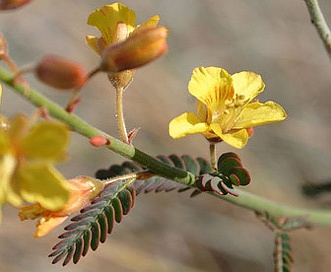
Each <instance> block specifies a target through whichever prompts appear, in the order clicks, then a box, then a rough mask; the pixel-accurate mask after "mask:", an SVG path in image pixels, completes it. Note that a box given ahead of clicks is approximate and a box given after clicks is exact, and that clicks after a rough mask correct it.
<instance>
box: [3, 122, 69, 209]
mask: <svg viewBox="0 0 331 272" xmlns="http://www.w3.org/2000/svg"><path fill="white" fill-rule="evenodd" d="M0 119H1V120H0V121H1V127H0V208H1V206H2V205H3V204H4V203H6V202H8V203H9V204H11V205H13V206H16V207H19V206H21V205H22V204H23V203H24V202H39V203H41V204H42V205H43V206H44V207H47V208H48V209H50V210H58V209H59V208H61V207H63V206H64V205H65V204H66V203H67V201H68V199H69V191H68V188H67V184H66V180H65V179H64V177H63V176H62V175H61V173H60V172H58V171H57V170H56V169H55V168H54V167H53V166H52V163H54V162H56V161H59V160H62V159H63V158H64V157H65V149H66V147H67V145H68V141H69V133H68V129H67V127H65V126H64V125H62V124H60V123H58V122H55V121H40V122H38V123H34V122H33V120H32V119H28V118H26V117H25V116H23V115H17V116H16V117H14V118H13V119H12V120H9V121H8V120H7V119H6V118H5V117H3V116H1V117H0Z"/></svg>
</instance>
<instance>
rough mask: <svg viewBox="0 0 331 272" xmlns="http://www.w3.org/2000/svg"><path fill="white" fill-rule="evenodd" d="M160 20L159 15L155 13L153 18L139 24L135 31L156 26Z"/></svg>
mask: <svg viewBox="0 0 331 272" xmlns="http://www.w3.org/2000/svg"><path fill="white" fill-rule="evenodd" d="M159 21H160V17H159V16H158V15H155V16H153V17H151V18H149V19H148V20H147V21H146V22H145V23H143V24H141V25H139V26H137V28H136V29H135V30H134V32H137V31H140V30H142V29H144V28H146V27H155V26H157V24H158V23H159Z"/></svg>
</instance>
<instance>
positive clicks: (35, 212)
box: [19, 176, 104, 238]
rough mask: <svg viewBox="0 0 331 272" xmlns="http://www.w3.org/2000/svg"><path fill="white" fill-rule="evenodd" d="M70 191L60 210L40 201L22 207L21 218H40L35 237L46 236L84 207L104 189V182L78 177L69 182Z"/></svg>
mask: <svg viewBox="0 0 331 272" xmlns="http://www.w3.org/2000/svg"><path fill="white" fill-rule="evenodd" d="M67 185H68V189H69V192H70V197H69V200H68V201H67V203H66V205H65V206H64V207H62V208H61V209H58V210H49V209H47V208H45V207H43V206H42V205H41V204H40V203H36V204H32V205H29V206H26V207H23V208H21V211H20V212H19V217H20V219H21V220H27V219H32V220H33V219H36V218H40V219H39V221H38V223H37V231H36V233H35V235H34V237H35V238H38V237H41V236H44V235H45V234H47V233H48V232H50V231H51V230H52V229H54V228H56V227H57V226H59V225H60V224H62V223H63V221H65V220H66V219H67V218H68V216H69V215H71V214H73V213H74V212H77V211H79V210H81V209H82V208H84V207H85V206H86V205H87V204H88V203H89V202H90V201H91V199H93V198H94V197H96V196H97V195H98V194H99V193H100V191H101V190H102V189H103V187H104V184H103V183H102V182H101V181H99V180H96V179H92V178H90V177H83V176H82V177H77V178H74V179H70V180H68V182H67Z"/></svg>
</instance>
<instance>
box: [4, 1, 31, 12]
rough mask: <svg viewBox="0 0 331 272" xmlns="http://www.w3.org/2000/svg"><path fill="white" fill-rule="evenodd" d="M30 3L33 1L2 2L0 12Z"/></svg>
mask: <svg viewBox="0 0 331 272" xmlns="http://www.w3.org/2000/svg"><path fill="white" fill-rule="evenodd" d="M29 2H31V0H0V10H8V9H16V8H19V7H20V6H23V5H25V4H28V3H29Z"/></svg>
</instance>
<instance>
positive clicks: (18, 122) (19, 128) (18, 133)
mask: <svg viewBox="0 0 331 272" xmlns="http://www.w3.org/2000/svg"><path fill="white" fill-rule="evenodd" d="M28 127H29V120H28V118H27V117H26V116H25V115H23V114H17V115H15V116H14V117H13V118H11V119H10V127H9V130H8V137H9V139H10V140H11V141H12V142H15V141H19V140H20V138H21V137H22V136H23V135H24V133H26V131H27V129H28Z"/></svg>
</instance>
